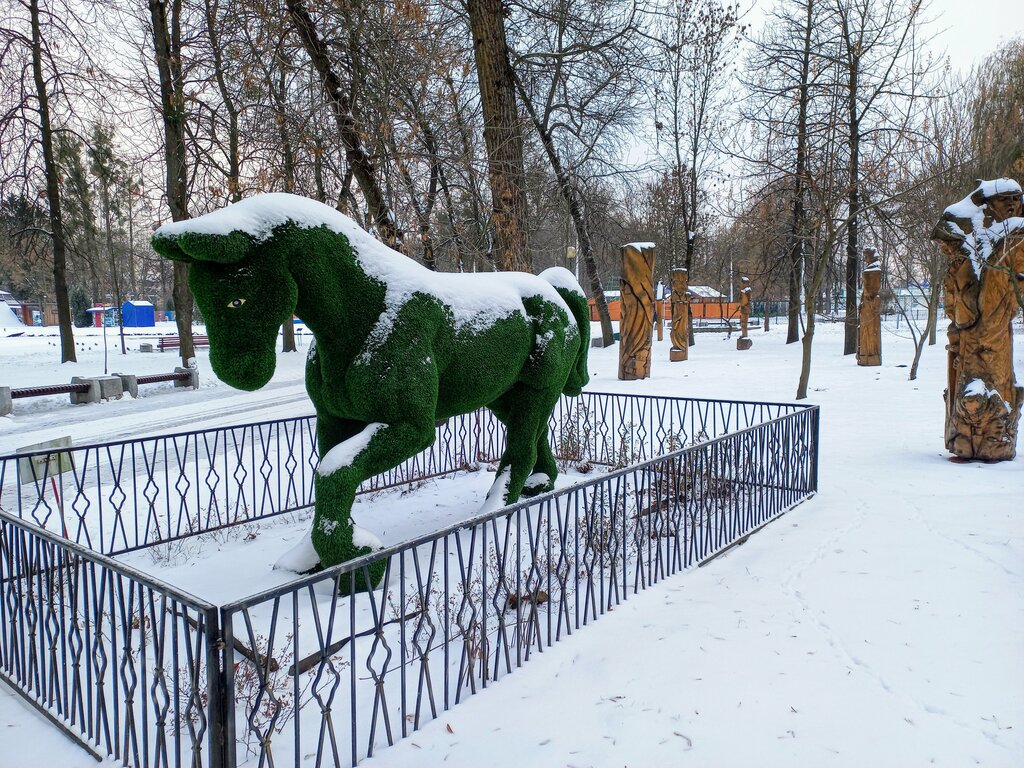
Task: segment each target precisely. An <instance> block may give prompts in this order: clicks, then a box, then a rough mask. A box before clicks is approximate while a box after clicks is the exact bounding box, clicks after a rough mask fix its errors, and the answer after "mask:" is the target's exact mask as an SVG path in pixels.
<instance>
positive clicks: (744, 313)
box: [736, 277, 754, 352]
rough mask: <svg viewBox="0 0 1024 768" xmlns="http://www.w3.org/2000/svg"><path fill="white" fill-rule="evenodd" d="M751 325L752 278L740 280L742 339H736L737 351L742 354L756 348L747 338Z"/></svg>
mask: <svg viewBox="0 0 1024 768" xmlns="http://www.w3.org/2000/svg"><path fill="white" fill-rule="evenodd" d="M749 324H750V278H749V277H741V278H740V337H739V338H738V339H736V349H738V350H739V351H740V352H742V351H743V350H745V349H750V348H751V347H752V346H754V342H753V340H752V339H751V338H750V337H749V336H747V326H748V325H749Z"/></svg>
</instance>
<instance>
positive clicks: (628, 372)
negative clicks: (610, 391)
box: [619, 243, 654, 381]
mask: <svg viewBox="0 0 1024 768" xmlns="http://www.w3.org/2000/svg"><path fill="white" fill-rule="evenodd" d="M619 288H620V290H621V292H622V304H621V312H620V316H619V378H620V379H622V380H624V381H631V380H634V379H646V378H647V377H648V376H650V375H651V332H652V331H653V330H654V243H629V244H627V245H624V246H622V278H621V279H620V280H619Z"/></svg>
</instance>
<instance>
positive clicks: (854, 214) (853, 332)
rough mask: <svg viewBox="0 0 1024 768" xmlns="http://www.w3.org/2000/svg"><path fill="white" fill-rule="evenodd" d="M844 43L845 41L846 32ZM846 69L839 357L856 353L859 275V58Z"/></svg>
mask: <svg viewBox="0 0 1024 768" xmlns="http://www.w3.org/2000/svg"><path fill="white" fill-rule="evenodd" d="M844 26H845V21H844ZM844 31H846V39H847V40H849V31H848V30H844ZM847 66H848V67H849V81H850V82H849V89H850V90H849V93H848V94H847V98H848V102H847V113H848V116H849V117H848V119H849V126H848V128H849V131H850V135H849V138H848V143H849V151H850V165H849V176H850V189H849V199H848V201H847V205H848V210H847V221H848V225H847V229H846V318H845V327H844V329H843V354H844V355H852V354H854V353H856V351H857V326H858V322H857V277H858V275H859V273H860V269H859V260H860V244H859V243H858V241H857V238H858V235H859V234H860V233H859V230H860V208H861V201H860V119H859V117H858V115H857V88H858V76H859V74H860V59H859V54H858V53H856V52H854V51H851V52H850V60H849V62H848V63H847Z"/></svg>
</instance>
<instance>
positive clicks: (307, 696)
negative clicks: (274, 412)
mask: <svg viewBox="0 0 1024 768" xmlns="http://www.w3.org/2000/svg"><path fill="white" fill-rule="evenodd" d="M550 428H551V436H552V443H553V448H554V449H555V453H556V455H557V456H559V457H561V458H560V461H561V462H562V463H563V464H565V465H572V466H574V467H578V468H586V467H588V466H589V467H594V466H601V467H602V468H603V469H602V470H600V471H594V472H593V474H592V476H591V479H588V480H586V481H585V482H582V483H580V484H578V485H574V486H570V487H567V488H564V489H561V490H558V491H555V492H552V493H549V494H545V495H544V496H542V497H538V498H536V499H532V500H526V501H523V502H521V503H519V504H517V505H514V506H512V507H508V508H505V509H501V510H498V511H496V512H493V513H490V514H486V515H480V516H477V517H475V518H473V519H471V520H468V521H465V522H462V523H459V524H458V525H454V526H451V527H448V528H445V529H444V530H441V531H438V532H436V533H432V534H429V535H427V536H423V537H421V538H418V539H416V540H414V541H410V542H407V543H405V544H401V545H397V546H393V547H390V548H388V549H386V550H383V551H382V552H379V553H375V554H374V555H372V556H368V557H366V558H362V559H360V560H357V561H353V562H351V563H348V564H345V565H342V566H337V567H334V568H330V569H328V570H326V571H323V572H321V573H318V574H316V575H313V576H308V577H302V578H299V579H297V580H296V581H293V582H291V583H289V584H286V585H283V586H281V587H278V588H275V589H273V590H269V591H267V592H263V593H260V594H258V595H255V596H252V597H249V598H246V599H243V600H238V601H235V602H232V603H229V604H226V605H222V606H220V607H214V606H212V605H210V604H207V603H205V602H203V601H199V600H196V599H195V598H191V597H189V596H188V595H185V594H183V593H181V592H179V591H177V590H175V589H174V588H172V587H169V586H167V585H164V584H162V583H161V582H159V581H158V580H155V579H152V578H150V577H145V576H144V575H142V574H139V573H138V572H136V571H133V570H131V569H129V568H126V567H125V566H123V565H122V564H120V563H118V562H117V561H114V560H111V559H110V558H109V557H107V556H105V555H111V554H118V553H124V552H127V551H130V550H132V549H137V548H140V547H146V546H152V545H154V544H158V543H162V542H167V541H171V540H174V539H176V538H181V537H183V536H190V535H195V534H197V533H202V532H205V531H211V530H215V529H217V528H219V527H224V526H227V525H233V524H236V523H239V522H247V521H251V520H254V519H259V518H262V517H269V516H273V515H279V514H281V513H283V512H286V511H293V510H296V509H300V508H303V507H308V506H309V505H311V504H312V501H313V497H312V476H313V475H312V473H313V471H314V469H315V465H316V440H315V424H314V422H313V420H312V418H311V417H309V418H301V419H289V420H281V421H274V422H265V423H262V424H252V425H246V426H243V427H235V428H226V429H218V430H207V431H203V432H192V433H182V434H178V435H170V436H164V437H159V438H150V439H144V440H136V441H122V442H117V443H110V444H105V445H94V446H84V447H81V448H75V449H72V450H71V451H70V453H71V454H72V455H71V456H70V457H65V458H66V461H65V463H64V465H63V466H64V467H67V466H68V465H70V466H71V469H70V470H69V471H67V472H65V473H63V474H57V469H59V468H61V466H62V465H61V463H60V460H59V457H56V458H55V457H52V456H51V457H49V460H47V457H46V456H45V455H44V454H43V452H40V455H39V456H38V457H37V460H36V462H35V463H34V464H33V463H31V461H29V459H31V457H28V458H26V457H25V456H15V457H3V458H0V502H2V506H3V508H4V511H0V522H2V524H3V527H2V528H0V533H2V534H3V536H2V539H0V560H2V568H3V570H2V571H0V576H2V581H0V592H2V594H0V603H2V606H3V607H2V608H0V624H2V625H3V628H0V670H2V671H3V674H4V676H5V677H6V678H8V679H9V680H10V681H11V682H12V684H14V685H17V686H18V687H19V688H21V689H22V690H23V691H25V692H26V694H27V695H29V696H30V697H31V698H32V699H34V700H35V701H36V703H37V705H40V704H41V705H42V706H45V707H46V708H47V709H48V710H50V711H52V712H53V713H55V714H57V716H58V717H59V718H60V719H61V720H62V721H63V722H65V724H66V726H68V727H70V728H71V729H73V730H74V729H77V732H78V733H79V734H80V738H81V737H84V740H85V741H88V742H90V743H92V744H96V745H98V746H99V747H100V748H101V749H102V750H105V751H107V752H109V753H111V754H115V755H116V756H118V758H119V759H121V760H122V761H123V762H125V764H127V765H139V766H142V765H150V764H154V765H157V764H159V765H164V764H167V765H174V766H178V765H186V764H188V765H206V764H210V765H215V766H221V765H224V766H241V765H249V764H252V765H270V764H278V765H283V764H296V765H298V764H300V763H301V764H303V765H316V766H320V765H329V766H337V765H352V764H355V763H356V762H357V761H358V760H359V759H361V758H362V757H363V756H365V755H370V754H373V752H374V750H375V749H378V748H380V747H381V746H385V745H387V744H391V743H393V742H394V741H395V740H396V739H398V738H401V737H403V736H405V735H407V734H408V733H409V732H410V731H412V730H415V729H416V728H418V727H420V725H422V724H423V723H424V722H426V721H428V720H430V719H432V718H434V717H436V716H437V715H438V713H439V712H441V711H443V710H445V709H447V708H448V707H450V706H452V705H454V704H455V703H458V702H459V701H460V700H461V699H462V698H464V697H465V696H467V695H470V694H472V693H474V692H475V691H477V690H478V689H480V688H482V687H486V686H487V685H488V684H490V682H492V681H493V680H495V679H497V678H499V677H501V676H503V675H505V674H507V673H508V672H510V671H512V670H514V669H516V668H517V667H519V666H520V665H522V664H523V663H525V661H527V660H528V659H529V658H530V656H531V655H532V654H533V653H535V652H537V651H538V650H540V649H542V648H544V647H547V645H549V644H550V643H552V642H555V641H557V640H558V639H560V638H561V637H563V636H566V635H568V634H571V633H572V632H574V631H576V630H577V629H579V628H580V627H582V626H585V625H586V624H588V623H590V622H591V621H593V620H594V619H595V618H597V617H599V616H600V615H602V614H603V613H604V612H606V611H607V610H609V609H610V608H612V607H614V606H615V605H616V604H618V603H620V602H621V601H623V600H625V599H627V598H628V596H629V595H631V594H633V593H635V592H636V591H638V590H640V589H644V588H646V587H647V586H650V585H651V584H653V583H656V582H658V581H660V580H661V579H663V578H665V577H666V576H669V575H671V574H674V573H676V572H678V571H680V570H683V569H685V568H687V567H690V566H692V565H694V564H698V563H700V562H703V561H705V560H706V559H708V558H709V557H712V556H715V554H716V553H720V552H722V551H723V550H724V549H726V548H728V547H730V546H732V545H733V544H735V543H736V542H737V541H741V540H743V539H744V537H746V536H748V535H749V534H750V533H751V532H752V531H754V530H756V529H757V528H758V527H759V526H761V525H764V524H765V523H766V522H768V521H770V520H772V519H774V518H775V517H777V516H778V515H779V514H781V513H782V512H784V511H786V510H787V509H789V508H790V507H792V506H793V505H794V504H797V503H799V502H800V501H802V500H803V499H805V498H807V497H808V496H810V495H811V494H813V493H814V491H815V490H816V487H817V439H818V410H817V408H815V407H801V406H795V405H791V404H774V403H747V402H732V401H711V400H695V399H682V398H658V397H639V396H632V395H603V394H593V393H586V394H584V395H583V396H582V397H580V398H577V399H573V400H563V401H562V402H561V403H560V404H559V406H558V408H557V409H556V412H555V414H554V415H553V417H552V421H551V427H550ZM503 439H504V433H503V429H502V427H501V424H500V423H499V422H497V420H496V419H494V418H493V417H492V416H491V415H490V414H489V413H488V412H478V413H475V414H469V415H467V416H463V417H458V418H456V419H452V420H449V421H448V422H447V423H445V424H443V425H441V426H439V427H438V439H437V442H436V443H435V445H434V446H433V447H431V448H430V449H429V450H427V451H425V452H424V453H422V454H420V455H419V456H416V457H414V458H412V459H410V460H409V461H408V462H406V463H405V464H404V465H402V466H400V467H397V468H395V469H394V470H392V471H391V472H389V473H387V474H386V475H384V476H381V477H378V478H374V479H373V480H372V481H370V482H368V483H367V485H366V487H364V489H363V490H364V491H365V490H374V489H381V488H386V487H389V486H393V485H399V484H403V483H408V482H412V481H415V480H417V479H420V478H423V477H428V476H433V475H438V474H445V473H449V472H453V471H457V470H459V469H461V468H467V467H472V466H473V465H475V464H477V463H478V462H486V461H493V460H495V459H496V458H497V457H498V456H499V455H500V452H501V449H502V445H503ZM51 465H52V467H53V469H52V471H51V470H50V467H51ZM58 478H63V482H64V485H65V491H66V492H64V493H62V495H60V496H59V498H60V500H61V501H60V502H59V503H58V502H57V501H56V499H57V498H58V497H57V496H55V495H54V494H55V491H54V488H53V487H52V486H54V485H56V486H57V488H56V492H60V490H61V489H60V487H59V483H57V479H58ZM15 481H17V483H16V482H15ZM48 496H49V498H47V497H48ZM140 497H141V499H140ZM18 518H22V519H23V520H19V519H18ZM37 525H42V526H45V527H47V528H49V529H50V530H49V531H44V530H40V529H39V528H38V527H36V526H37ZM29 540H31V546H34V547H36V549H37V550H39V551H40V552H45V555H43V554H39V555H37V556H34V559H31V560H26V559H25V557H23V556H21V555H17V554H15V553H17V552H20V551H22V549H24V548H25V547H26V546H29ZM35 542H44V544H38V543H35ZM19 547H21V548H22V549H19ZM93 550H95V551H93ZM26 551H27V550H26ZM96 552H100V553H103V554H97V553H96ZM19 558H20V559H19ZM382 561H386V562H387V573H386V576H385V581H384V585H385V586H384V587H382V588H381V589H378V590H376V591H374V592H372V593H367V594H349V593H347V592H346V589H347V585H348V584H349V583H350V582H354V581H356V580H355V579H352V578H351V575H352V574H357V573H360V572H362V573H363V574H364V575H366V574H368V573H369V572H370V569H371V566H373V564H374V563H379V562H382ZM69 563H73V564H74V565H73V567H72V566H71V565H69ZM54 574H59V575H60V578H56V577H54V576H53V575H54ZM47 579H50V581H47ZM51 582H52V584H51ZM83 584H84V585H85V586H82V585H83ZM97 584H99V585H100V587H97V586H96V585H97ZM29 585H31V587H30V586H29ZM76 585H77V586H76ZM103 585H106V586H103ZM115 587H116V588H115ZM98 589H102V590H103V592H102V600H101V601H99V602H97V600H96V595H97V590H98ZM339 590H340V591H341V593H342V594H341V599H339V597H338V593H339ZM30 606H31V607H30ZM76 606H77V608H76ZM166 606H171V608H168V607H166ZM76 617H77V618H76ZM87 619H88V621H89V622H91V623H90V624H89V627H90V629H89V630H88V631H87V632H86V631H83V630H82V629H81V627H82V626H84V625H85V622H86V620H87ZM14 627H18V628H19V629H18V632H19V633H20V634H17V637H18V638H20V639H18V641H17V643H14V644H12V642H11V641H9V640H8V635H10V636H11V637H14V636H15V634H14V629H13V628H14ZM151 627H159V628H160V629H159V634H157V633H155V632H154V631H153V630H151V629H149V628H151ZM5 632H6V634H4V633H5ZM86 635H88V636H90V637H94V638H98V637H100V636H101V637H102V638H103V641H102V642H100V640H99V639H95V640H94V641H93V642H94V645H95V644H97V643H98V644H99V645H97V646H96V647H99V648H103V649H104V650H103V653H101V654H100V658H101V659H102V663H100V662H97V661H96V660H95V657H96V652H95V651H93V650H91V649H87V648H85V647H84V645H83V640H82V638H84V637H85V636H86ZM30 636H31V637H33V638H35V640H34V641H32V642H29V640H28V639H27V638H28V637H30ZM129 638H130V640H129ZM108 640H109V642H108ZM33 643H34V645H33ZM168 643H170V645H168ZM115 646H117V647H120V648H123V649H128V650H122V651H118V650H116V649H115ZM172 646H173V648H175V649H176V650H175V651H174V652H175V653H176V654H178V655H177V656H176V657H175V663H174V664H168V663H167V653H168V652H169V651H168V649H169V648H170V647H172ZM62 647H64V648H66V650H63V651H60V652H59V653H58V655H57V657H53V656H52V653H53V650H52V649H54V648H62ZM142 648H145V649H146V651H145V652H142V651H141V649H142ZM184 648H189V649H191V650H190V653H191V656H190V657H189V659H186V660H185V661H186V663H185V664H183V665H180V662H181V653H182V652H183V651H182V650H181V649H184ZM204 648H205V651H203V649H204ZM44 649H45V650H44ZM211 649H213V650H211ZM203 652H205V653H206V656H204V657H203V660H202V661H199V657H200V656H202V655H203ZM60 653H63V654H64V656H63V657H61V656H60ZM69 653H70V657H69V656H68V654H69ZM33 654H35V656H33ZM46 654H51V656H47V657H46V659H45V660H43V661H33V662H31V663H29V662H27V661H23V660H27V659H29V658H36V657H37V656H38V657H39V658H42V657H43V656H46ZM210 654H213V657H215V659H214V660H211V656H210ZM54 658H56V659H57V661H55V660H54ZM62 658H63V659H67V658H70V660H71V662H72V663H71V666H70V668H72V669H77V668H78V667H82V666H84V667H85V668H86V669H92V670H93V677H92V678H90V679H84V678H82V677H81V675H79V676H78V677H76V678H74V679H73V680H70V681H69V682H66V683H64V684H63V685H64V687H63V688H60V687H59V686H58V688H53V683H52V682H51V681H52V679H53V675H52V674H49V673H48V675H49V676H39V675H36V673H35V672H34V670H35V669H37V668H40V666H39V665H40V664H44V662H45V664H49V665H50V666H51V667H52V668H53V669H54V670H56V669H58V667H59V665H58V663H57V662H58V661H59V660H60V659H62ZM115 658H116V659H117V662H116V663H112V662H111V661H110V660H111V659H115ZM214 661H215V662H216V663H214ZM97 664H98V665H99V666H97ZM33 665H34V666H33ZM60 668H63V669H68V668H69V667H68V665H67V663H64V664H63V667H60ZM143 668H145V671H144V670H143ZM210 669H213V670H214V671H215V674H212V675H210V676H209V680H208V679H207V675H206V671H207V670H210ZM99 670H102V672H100V671H99ZM115 670H116V671H115ZM33 675H36V676H35V677H33ZM147 675H148V677H146V676H147ZM140 677H145V685H143V684H142V683H140V682H138V678H140ZM140 686H141V687H140ZM82 688H86V689H88V691H80V692H79V693H77V694H76V693H73V691H74V690H76V689H82ZM142 688H146V689H147V690H149V693H148V694H146V696H145V697H143V698H145V701H141V700H140V699H139V696H138V695H137V694H136V692H137V691H140V690H141V689H142ZM171 689H173V690H174V691H175V693H174V694H171V695H170V696H165V695H164V693H165V692H166V691H169V690H171ZM115 691H116V693H117V695H116V696H115V695H114V692H115ZM126 692H131V693H132V696H131V697H128V698H129V699H130V701H131V705H125V706H123V707H121V709H117V704H116V703H115V702H116V701H117V700H118V697H120V698H121V700H126V699H125V693H126ZM58 694H59V695H58ZM61 696H64V697H65V698H67V697H70V699H69V703H67V704H65V703H64V702H63V700H62V699H61V698H60V697H61ZM76 697H77V698H76ZM214 699H216V701H213V700H214ZM86 700H89V701H93V700H95V702H96V703H95V704H94V705H93V708H92V709H90V710H89V713H94V711H98V710H99V709H101V708H102V710H103V711H104V712H106V713H107V715H106V717H107V719H108V721H111V722H115V723H118V725H117V726H116V727H115V728H114V729H113V731H112V733H113V735H108V734H106V733H105V732H102V731H100V730H97V727H95V725H94V719H95V718H94V714H88V716H87V717H84V718H83V717H81V716H80V713H79V711H78V709H75V708H74V706H72V705H73V704H74V702H76V701H86ZM100 700H102V701H103V702H104V704H103V705H102V707H101V705H100V704H99V703H98V702H99V701H100ZM168 700H174V701H178V702H179V703H181V702H184V703H183V704H180V706H179V710H181V712H179V713H177V714H175V715H174V716H173V717H172V716H171V715H170V714H169V712H170V710H169V709H168V707H169V706H170V705H168V704H167V703H166V702H167V701H168ZM189 702H192V703H191V705H190V704H189ZM196 702H202V705H203V706H202V707H198V705H197V703H196ZM75 706H77V705H75ZM197 707H198V708H197ZM112 708H113V709H112ZM79 709H81V707H79ZM199 710H202V712H203V714H202V715H201V716H200V715H198V714H197V713H198V712H199ZM112 711H113V712H114V715H111V714H110V713H111V712H112ZM83 713H84V710H83ZM182 713H184V716H183V715H182ZM190 728H191V729H192V730H189V729H190ZM182 729H184V730H182ZM126 734H132V738H131V739H128V740H127V741H126V740H125V735H126ZM139 734H142V735H139ZM203 739H205V741H206V750H205V754H206V755H207V756H208V759H207V762H203V761H202V760H199V761H198V762H196V760H195V758H194V755H195V754H198V755H200V756H201V755H202V754H203V752H202V751H201V749H200V748H201V746H202V745H201V744H200V742H201V741H203ZM136 742H137V743H136ZM139 745H141V746H139ZM168 745H172V746H173V749H171V747H170V746H168ZM189 746H191V747H192V748H193V749H194V750H199V751H196V752H194V754H193V756H192V757H190V756H188V755H185V753H186V752H188V749H187V748H188V747H189ZM117 750H120V751H117ZM175 750H177V751H175ZM183 755H184V756H183ZM310 755H312V756H314V757H315V760H314V759H312V758H309V759H306V756H310ZM300 758H302V759H301V760H300Z"/></svg>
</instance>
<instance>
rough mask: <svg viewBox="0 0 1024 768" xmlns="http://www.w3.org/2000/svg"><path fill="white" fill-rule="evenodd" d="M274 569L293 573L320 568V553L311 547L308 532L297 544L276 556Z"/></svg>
mask: <svg viewBox="0 0 1024 768" xmlns="http://www.w3.org/2000/svg"><path fill="white" fill-rule="evenodd" d="M274 570H275V571H293V572H294V573H314V572H315V571H318V570H320V555H318V554H317V553H316V550H315V549H313V542H312V541H311V540H310V538H309V534H304V535H303V537H302V539H300V540H299V543H298V544H296V545H295V546H294V547H292V548H291V549H289V550H288V551H287V552H285V553H284V554H283V555H281V557H280V558H278V560H277V562H276V563H274Z"/></svg>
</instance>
